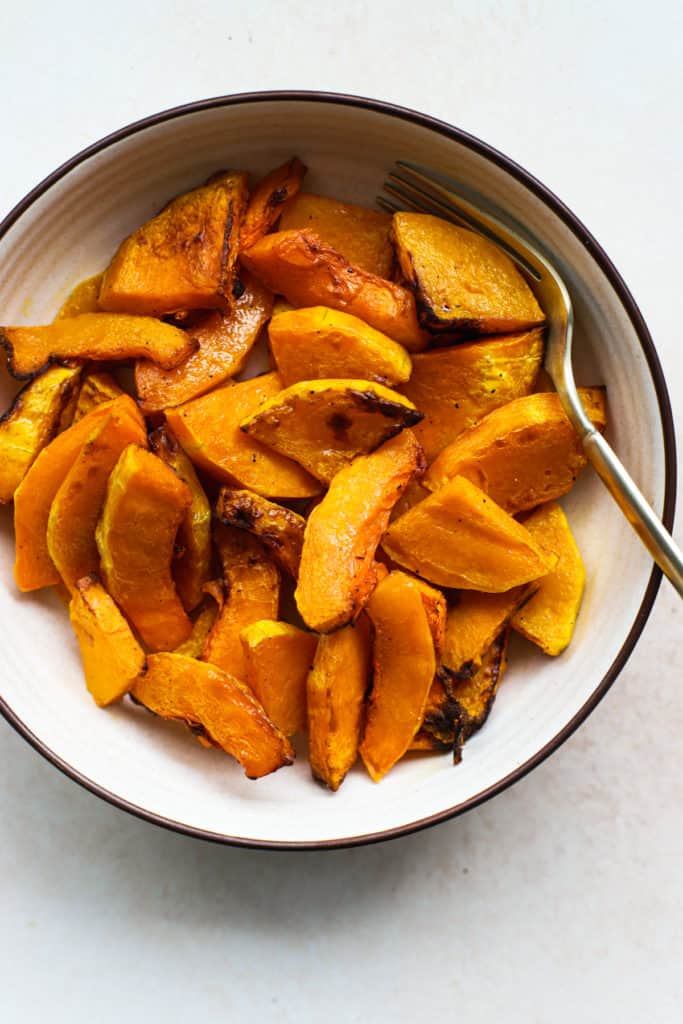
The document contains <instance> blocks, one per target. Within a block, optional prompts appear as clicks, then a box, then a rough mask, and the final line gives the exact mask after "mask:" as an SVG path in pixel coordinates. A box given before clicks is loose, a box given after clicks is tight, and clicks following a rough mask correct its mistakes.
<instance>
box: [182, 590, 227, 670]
mask: <svg viewBox="0 0 683 1024" xmlns="http://www.w3.org/2000/svg"><path fill="white" fill-rule="evenodd" d="M208 586H209V587H211V584H208ZM205 594H206V595H209V594H211V596H210V597H209V596H207V597H206V598H205V604H203V605H202V607H201V608H200V609H199V611H198V612H196V613H195V618H194V620H193V622H192V632H191V633H190V635H189V636H188V638H187V640H184V641H183V642H182V644H179V645H178V646H177V647H176V648H175V650H174V651H173V653H174V654H184V655H185V656H186V657H187V658H201V656H202V651H203V650H204V644H205V643H206V638H207V636H208V635H209V633H210V632H211V630H212V628H213V624H214V622H215V621H216V617H217V615H218V612H219V608H220V606H219V604H218V602H217V601H216V600H215V598H214V596H213V588H211V590H205Z"/></svg>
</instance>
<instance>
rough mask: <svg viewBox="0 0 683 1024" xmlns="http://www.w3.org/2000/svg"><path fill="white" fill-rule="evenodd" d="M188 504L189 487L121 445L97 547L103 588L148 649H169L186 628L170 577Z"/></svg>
mask: <svg viewBox="0 0 683 1024" xmlns="http://www.w3.org/2000/svg"><path fill="white" fill-rule="evenodd" d="M191 504H192V494H191V492H190V489H189V487H188V486H187V484H185V483H183V481H182V480H180V478H179V477H178V476H176V474H175V473H174V472H173V470H172V469H171V468H170V467H169V466H166V465H165V464H164V463H163V462H162V461H161V459H159V458H157V456H156V455H152V453H151V452H148V451H145V450H144V449H143V448H139V447H138V446H137V445H134V444H131V445H129V446H128V448H126V449H125V451H124V452H123V454H122V455H121V457H120V458H119V460H118V462H117V464H116V466H115V468H114V471H113V473H112V474H111V477H110V479H109V486H108V489H107V497H106V500H105V503H104V509H103V511H102V518H101V519H100V522H99V525H98V527H97V535H96V536H97V547H98V550H99V552H100V558H101V561H102V576H103V579H104V582H105V585H106V587H107V590H108V591H109V593H110V594H111V595H112V597H113V598H114V600H115V601H116V603H117V604H118V605H119V607H120V608H121V609H122V611H123V612H124V614H125V615H126V617H127V618H128V619H129V620H130V622H131V623H132V625H133V626H134V628H135V629H136V630H137V632H138V633H139V634H140V636H141V638H142V640H143V641H144V643H145V644H146V645H147V646H148V647H149V648H150V649H151V650H153V651H160V650H161V651H163V650H173V648H175V647H178V645H179V644H181V643H183V641H184V640H187V638H188V637H189V635H190V633H191V632H192V623H191V622H190V620H189V618H188V617H187V615H186V614H185V610H184V609H183V606H182V604H181V602H180V599H179V597H178V594H177V592H176V588H175V585H174V583H173V578H172V576H171V559H172V557H173V548H174V544H175V538H176V534H177V532H178V527H179V526H180V523H181V522H182V520H183V517H184V516H185V514H186V513H187V511H188V509H189V508H190V506H191Z"/></svg>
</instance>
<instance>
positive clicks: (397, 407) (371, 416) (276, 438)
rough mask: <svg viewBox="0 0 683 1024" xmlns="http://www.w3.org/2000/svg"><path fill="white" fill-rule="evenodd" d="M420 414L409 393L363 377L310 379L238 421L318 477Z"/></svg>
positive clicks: (330, 474) (323, 478) (326, 475)
mask: <svg viewBox="0 0 683 1024" xmlns="http://www.w3.org/2000/svg"><path fill="white" fill-rule="evenodd" d="M421 419H422V413H420V412H418V411H417V409H415V407H414V406H413V404H412V402H409V401H408V399H406V398H402V397H401V395H399V394H398V393H397V392H396V391H392V390H391V389H390V388H385V387H384V385H382V384H373V383H372V382H371V381H368V380H344V379H341V380H310V381H301V382H300V383H298V384H292V385H291V386H290V387H288V388H285V390H284V391H280V392H278V393H277V394H275V395H273V397H272V398H269V399H268V400H267V401H265V402H264V403H263V404H262V405H260V406H259V407H258V408H257V409H256V410H255V411H254V412H253V413H252V414H251V415H250V416H248V417H246V418H245V419H244V420H243V421H242V423H241V424H240V428H241V430H243V431H244V432H245V433H246V434H248V435H249V436H250V437H253V438H255V439H256V440H257V441H260V442H261V443H262V444H265V445H267V446H268V447H269V448H272V449H274V450H275V451H277V452H279V453H280V454H281V455H285V456H287V457H288V458H290V459H294V460H295V461H296V462H298V463H299V465H300V466H303V467H304V469H306V470H308V472H309V473H310V474H311V476H314V477H316V478H317V479H318V480H321V481H322V482H323V483H329V482H330V480H332V478H333V477H334V476H335V474H336V473H338V472H339V470H340V469H343V468H344V466H347V465H348V464H349V463H350V462H352V461H353V459H355V458H356V456H358V455H367V454H369V453H370V452H372V451H374V450H375V448H378V447H379V446H380V445H381V444H382V443H383V442H384V441H388V440H389V438H390V437H394V435H395V434H398V433H399V432H400V431H401V430H403V428H404V427H412V426H413V425H414V424H415V423H419V421H420V420H421Z"/></svg>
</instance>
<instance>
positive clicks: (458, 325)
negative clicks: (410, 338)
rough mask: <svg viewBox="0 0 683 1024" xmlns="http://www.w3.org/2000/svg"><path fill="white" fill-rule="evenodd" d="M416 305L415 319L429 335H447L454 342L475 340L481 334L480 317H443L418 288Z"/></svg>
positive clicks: (482, 326) (481, 323)
mask: <svg viewBox="0 0 683 1024" xmlns="http://www.w3.org/2000/svg"><path fill="white" fill-rule="evenodd" d="M415 299H416V303H417V319H418V323H419V324H420V327H424V329H425V330H426V331H429V332H430V333H431V334H445V333H447V334H449V335H450V336H451V338H452V339H453V340H454V341H465V340H466V339H467V338H473V337H474V338H476V337H477V336H478V335H480V334H482V333H483V328H484V324H483V321H482V319H481V317H458V316H454V315H451V316H448V317H447V316H444V315H443V312H442V314H441V315H439V313H438V312H437V311H436V310H435V309H434V307H433V306H431V305H430V303H429V298H428V297H427V295H426V293H425V292H424V291H423V290H422V289H421V288H420V287H419V285H418V286H417V287H416V289H415Z"/></svg>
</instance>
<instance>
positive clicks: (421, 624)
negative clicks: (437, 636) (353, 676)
mask: <svg viewBox="0 0 683 1024" xmlns="http://www.w3.org/2000/svg"><path fill="white" fill-rule="evenodd" d="M367 613H368V615H369V616H370V619H371V621H372V624H373V627H374V636H375V642H374V654H373V684H372V690H371V692H370V700H369V704H368V711H367V720H366V723H365V732H364V734H363V742H362V743H361V745H360V754H361V757H362V758H363V761H364V763H365V767H366V768H367V770H368V772H369V774H370V777H371V778H372V779H373V780H374V781H375V782H379V781H380V779H381V778H383V777H384V776H385V775H386V773H387V772H388V771H389V770H390V769H391V768H392V767H393V766H394V765H395V764H396V762H397V761H398V760H399V759H400V758H401V757H403V755H404V754H405V752H406V750H407V749H408V747H409V746H410V744H411V742H412V740H413V737H414V736H415V733H416V732H417V730H418V729H419V727H420V725H421V723H422V720H423V717H424V708H425V704H426V701H427V697H428V695H429V690H430V687H431V685H432V680H433V679H434V674H435V672H436V664H437V662H436V655H435V652H434V640H433V637H432V630H431V628H430V623H429V620H428V617H427V611H426V609H425V606H424V603H423V598H422V593H421V591H420V587H419V584H418V581H417V580H414V579H411V577H410V576H407V575H406V574H405V573H402V572H392V573H389V575H388V576H387V578H386V579H384V580H383V581H382V582H381V583H380V584H379V586H378V587H377V589H376V590H375V592H374V593H373V595H372V597H371V598H370V600H369V601H368V604H367Z"/></svg>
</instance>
